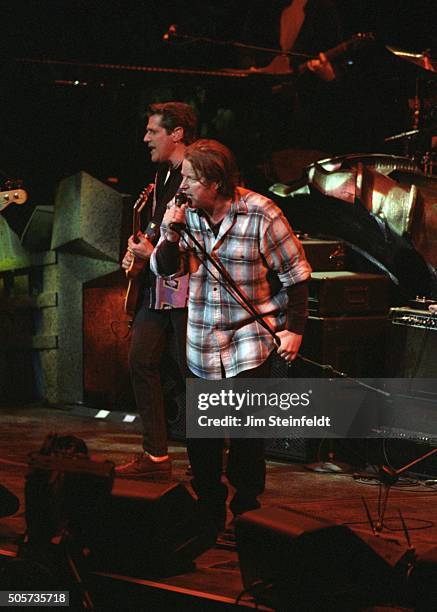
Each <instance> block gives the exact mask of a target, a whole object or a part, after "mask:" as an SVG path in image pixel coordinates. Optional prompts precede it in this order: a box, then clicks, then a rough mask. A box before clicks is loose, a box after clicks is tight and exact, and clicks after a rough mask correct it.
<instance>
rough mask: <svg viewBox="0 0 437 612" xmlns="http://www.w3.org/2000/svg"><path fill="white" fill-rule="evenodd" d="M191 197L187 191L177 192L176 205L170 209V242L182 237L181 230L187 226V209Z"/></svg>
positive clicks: (168, 233)
mask: <svg viewBox="0 0 437 612" xmlns="http://www.w3.org/2000/svg"><path fill="white" fill-rule="evenodd" d="M188 203H189V198H188V196H186V195H185V193H183V192H180V193H178V194H176V197H175V206H172V207H171V208H170V209H169V211H168V217H167V218H166V220H167V221H168V229H167V232H166V238H167V240H168V241H169V242H177V241H178V240H179V237H180V232H181V231H182V230H183V229H184V227H185V210H186V208H187V207H188Z"/></svg>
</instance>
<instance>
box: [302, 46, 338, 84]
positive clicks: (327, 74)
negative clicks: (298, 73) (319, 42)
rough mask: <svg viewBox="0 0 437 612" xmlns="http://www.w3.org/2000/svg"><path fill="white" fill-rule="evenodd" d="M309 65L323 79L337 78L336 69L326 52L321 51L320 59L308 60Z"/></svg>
mask: <svg viewBox="0 0 437 612" xmlns="http://www.w3.org/2000/svg"><path fill="white" fill-rule="evenodd" d="M307 67H308V70H310V71H311V72H314V74H315V75H316V76H317V77H319V79H321V80H322V81H333V80H334V79H335V78H336V74H335V70H334V68H333V66H332V64H331V62H330V61H329V59H328V58H327V57H326V55H325V54H324V53H319V57H318V59H315V60H310V61H309V62H307Z"/></svg>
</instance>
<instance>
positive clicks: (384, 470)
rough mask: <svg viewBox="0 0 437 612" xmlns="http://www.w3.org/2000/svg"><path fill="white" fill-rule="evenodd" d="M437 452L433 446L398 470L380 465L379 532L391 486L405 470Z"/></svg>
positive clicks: (378, 531)
mask: <svg viewBox="0 0 437 612" xmlns="http://www.w3.org/2000/svg"><path fill="white" fill-rule="evenodd" d="M436 453H437V447H436V448H432V449H431V450H429V451H428V452H426V453H425V454H424V455H421V456H420V457H417V458H416V459H414V460H413V461H410V463H407V465H404V466H403V467H401V468H399V469H397V470H394V469H393V468H391V467H389V466H388V465H382V466H381V467H380V469H379V482H380V484H379V495H378V518H377V520H376V523H375V530H376V531H377V533H381V532H382V531H383V529H384V516H385V511H386V508H387V501H388V496H389V494H390V489H391V487H392V486H393V485H395V484H396V483H397V482H398V480H399V477H400V476H401V474H403V473H404V472H406V471H407V470H409V469H410V468H412V467H413V466H415V465H417V464H418V463H421V462H422V461H425V459H428V457H431V456H432V455H435V454H436Z"/></svg>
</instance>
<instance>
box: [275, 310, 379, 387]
mask: <svg viewBox="0 0 437 612" xmlns="http://www.w3.org/2000/svg"><path fill="white" fill-rule="evenodd" d="M388 329H389V321H388V318H387V317H386V316H383V315H373V316H366V317H314V316H310V317H308V321H307V325H306V328H305V332H304V336H303V341H302V345H301V347H300V351H299V352H300V354H301V355H303V356H304V357H308V358H309V359H312V360H313V361H317V362H319V363H322V364H330V365H332V366H333V367H334V368H336V369H337V370H340V371H341V372H346V374H348V375H349V376H360V377H361V378H366V377H368V378H374V377H382V376H384V375H385V374H384V362H385V350H386V336H387V331H388ZM273 375H274V376H277V377H288V376H292V377H301V378H321V377H324V376H332V373H330V372H329V371H326V372H325V371H324V370H322V369H320V368H318V367H317V366H313V365H311V364H308V363H305V362H303V361H302V360H300V359H296V360H295V361H294V362H293V363H292V364H290V365H288V366H287V364H286V362H284V360H283V359H280V358H279V357H278V358H277V360H275V362H274V374H273Z"/></svg>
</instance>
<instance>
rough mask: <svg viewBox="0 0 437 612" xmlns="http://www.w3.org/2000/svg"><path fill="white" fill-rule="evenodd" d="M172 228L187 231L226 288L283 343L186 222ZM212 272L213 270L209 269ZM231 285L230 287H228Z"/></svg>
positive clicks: (180, 233)
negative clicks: (218, 274)
mask: <svg viewBox="0 0 437 612" xmlns="http://www.w3.org/2000/svg"><path fill="white" fill-rule="evenodd" d="M169 227H170V229H171V230H173V231H174V232H176V233H177V234H179V236H181V237H182V233H183V232H185V233H186V234H187V236H188V237H189V238H190V240H191V241H192V242H193V244H194V245H195V246H196V247H197V248H198V249H199V251H200V253H201V254H202V256H203V257H204V258H205V260H206V261H208V262H209V263H210V264H211V265H212V266H214V268H215V269H216V270H217V271H218V272H219V273H220V274H221V275H222V277H223V278H224V280H225V281H226V283H227V284H224V283H223V284H222V286H223V287H224V289H225V290H226V291H227V292H228V293H229V294H230V295H231V296H232V297H233V298H234V299H235V300H236V301H237V302H238V303H239V304H240V306H242V307H243V308H244V309H245V310H246V311H247V312H248V313H249V314H251V315H252V316H253V318H254V319H255V320H256V321H257V323H259V324H260V325H261V326H262V327H264V329H265V330H267V331H268V333H269V334H270V335H271V336H272V338H273V340H274V342H275V344H276V347H278V346H279V345H280V344H281V341H280V339H279V337H278V336H277V335H276V334H275V332H274V330H273V329H272V328H271V327H270V325H269V324H268V323H267V321H265V320H264V318H263V316H262V315H261V314H260V313H259V312H258V311H257V309H256V308H255V306H254V305H253V304H252V302H251V301H250V300H249V299H248V298H247V296H246V295H244V293H243V292H242V291H241V289H240V288H239V286H238V285H237V283H236V282H235V281H234V279H233V278H232V276H231V275H230V274H229V272H228V271H227V270H226V268H225V267H224V265H223V264H222V263H221V262H220V261H217V260H216V259H214V258H213V257H212V256H211V255H210V254H209V253H208V252H207V251H206V249H205V248H204V247H203V246H202V245H201V244H200V242H199V241H198V240H197V239H196V238H195V237H194V236H193V234H192V232H191V231H190V230H189V229H188V227H187V226H186V225H185V224H182V223H170V226H169ZM209 272H210V274H211V271H210V270H209ZM228 285H229V287H228Z"/></svg>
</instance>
